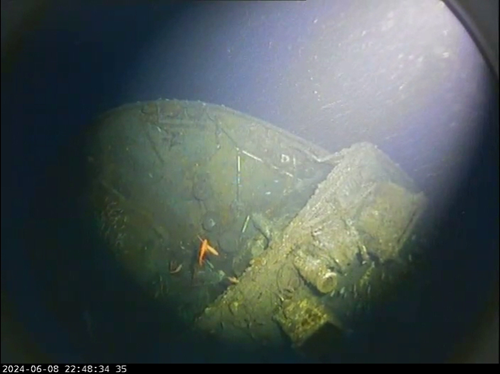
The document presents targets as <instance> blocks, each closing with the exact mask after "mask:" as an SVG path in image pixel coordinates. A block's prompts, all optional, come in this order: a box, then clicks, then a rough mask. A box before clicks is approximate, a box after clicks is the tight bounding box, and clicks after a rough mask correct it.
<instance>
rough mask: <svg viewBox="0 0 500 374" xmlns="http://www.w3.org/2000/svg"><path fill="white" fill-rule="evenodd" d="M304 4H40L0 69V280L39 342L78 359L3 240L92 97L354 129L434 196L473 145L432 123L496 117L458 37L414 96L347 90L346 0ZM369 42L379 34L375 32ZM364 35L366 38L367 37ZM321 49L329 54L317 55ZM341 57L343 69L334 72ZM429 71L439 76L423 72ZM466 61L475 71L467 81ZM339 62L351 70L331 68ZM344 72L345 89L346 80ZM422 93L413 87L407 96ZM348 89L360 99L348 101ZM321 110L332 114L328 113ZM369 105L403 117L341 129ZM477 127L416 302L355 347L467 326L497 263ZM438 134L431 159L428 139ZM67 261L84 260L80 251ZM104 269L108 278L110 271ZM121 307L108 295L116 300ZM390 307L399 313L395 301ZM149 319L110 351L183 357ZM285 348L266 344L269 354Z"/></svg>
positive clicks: (190, 357) (346, 140) (411, 341)
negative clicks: (174, 103) (446, 60)
mask: <svg viewBox="0 0 500 374" xmlns="http://www.w3.org/2000/svg"><path fill="white" fill-rule="evenodd" d="M307 3H308V2H296V3H282V2H269V3H259V5H257V4H253V3H246V2H241V3H238V4H229V3H228V4H224V5H218V6H216V7H215V6H214V7H210V6H208V5H203V4H198V5H183V6H179V7H175V8H167V7H165V8H162V7H160V6H158V5H155V3H154V2H152V3H151V4H150V5H146V6H121V7H117V6H112V5H107V6H97V5H94V4H91V5H81V6H74V7H73V6H72V7H68V6H64V7H62V8H60V10H59V11H58V12H56V13H53V14H51V15H50V16H47V18H46V19H44V20H43V22H42V23H41V29H37V30H36V31H35V32H33V33H32V34H31V35H30V36H29V37H28V38H27V39H26V40H25V43H26V44H25V46H24V48H23V49H22V50H21V51H20V53H19V56H18V60H17V61H16V65H15V66H14V67H13V69H12V71H11V73H10V74H9V76H8V77H7V79H4V78H3V77H2V79H3V82H2V287H5V288H6V289H8V290H10V291H11V293H10V295H11V296H12V297H13V299H14V301H15V303H16V304H17V305H19V311H20V313H21V315H22V316H23V319H24V321H25V322H26V323H27V325H28V326H29V328H30V330H32V331H33V333H34V335H35V336H36V338H37V340H38V341H40V342H43V345H44V346H46V347H47V350H48V351H49V352H50V353H51V354H53V355H55V356H56V357H60V358H61V361H73V360H74V359H77V358H79V352H78V349H77V347H75V346H72V345H71V344H63V343H61V342H62V341H65V340H66V339H67V336H68V334H69V332H68V331H65V329H64V328H63V327H62V326H61V325H60V324H59V323H58V322H57V321H56V320H55V318H54V316H53V315H52V314H51V313H49V312H48V311H47V310H44V309H43V307H42V305H43V300H44V298H45V295H46V293H50V290H47V289H44V286H45V285H44V283H43V282H37V281H35V279H34V277H33V276H32V274H33V273H32V269H31V268H30V267H31V266H33V265H30V263H29V262H28V261H26V253H25V251H24V248H22V244H21V243H20V241H18V240H17V239H18V237H17V234H18V233H19V231H18V229H17V227H19V225H20V224H21V223H22V222H24V221H25V220H26V217H27V216H28V215H33V214H34V213H33V211H34V210H33V207H34V206H36V205H33V203H36V200H34V198H35V193H36V192H37V190H40V189H41V188H42V186H44V185H45V183H46V182H47V175H46V173H45V170H46V166H47V165H54V164H55V163H57V162H59V161H57V155H58V152H59V150H60V145H61V144H63V143H64V142H66V141H67V140H68V139H70V138H72V137H73V136H75V135H77V134H78V132H79V131H80V130H81V129H82V128H83V127H84V126H85V125H87V124H88V123H89V122H91V121H92V119H93V117H94V116H95V115H96V114H98V113H101V112H103V111H105V110H107V109H110V108H112V107H115V106H119V105H121V104H123V103H127V102H134V101H140V100H153V99H158V98H159V97H162V98H176V99H188V100H202V101H206V102H211V103H216V104H224V105H226V106H228V107H231V108H234V109H236V110H240V111H242V112H245V113H248V114H251V115H254V116H257V117H260V118H263V119H264V120H267V121H269V122H271V123H274V124H276V125H279V126H282V127H283V128H285V129H287V130H288V131H291V132H293V133H295V134H298V135H300V136H304V137H306V138H307V139H308V140H311V141H314V142H316V143H317V144H319V145H321V146H323V147H325V148H330V149H332V150H333V149H336V148H338V147H341V146H345V145H349V144H350V143H352V142H354V141H357V140H365V138H364V137H366V138H367V139H369V140H372V141H373V142H375V143H377V144H380V145H381V146H382V149H383V150H384V151H386V152H387V153H388V154H389V155H390V156H391V157H392V158H393V159H394V160H395V161H396V162H398V163H400V164H401V165H402V166H403V167H405V169H406V170H407V171H408V172H409V173H410V174H411V175H412V176H413V177H415V178H416V179H417V181H418V182H420V184H421V185H422V186H423V187H424V188H426V189H427V192H431V193H432V191H433V189H436V188H440V193H439V195H440V196H446V193H445V192H443V190H446V189H445V188H443V183H445V181H446V177H447V174H446V172H445V170H448V168H449V167H450V165H451V169H455V171H457V170H458V169H459V168H463V164H461V163H462V162H463V161H464V160H465V159H466V158H467V157H468V155H469V153H468V151H469V150H471V149H475V148H474V147H475V143H473V142H472V143H470V142H471V140H470V138H469V140H463V139H457V138H456V137H454V135H451V133H447V132H446V131H445V130H442V129H444V128H447V126H449V125H450V124H453V123H455V125H453V127H458V128H461V129H463V128H465V127H467V124H471V123H472V124H475V125H477V126H481V125H483V124H485V123H488V122H489V123H491V122H492V121H494V120H497V119H498V100H497V99H496V97H495V95H497V91H496V88H495V87H493V86H492V85H491V86H490V85H488V84H487V83H484V82H485V81H484V79H486V78H488V74H487V73H486V72H485V71H483V70H481V69H482V68H481V67H479V68H478V70H479V73H477V71H476V70H474V69H475V67H477V66H481V63H480V57H479V56H478V55H477V54H474V53H475V52H476V51H475V50H474V47H473V46H472V44H471V43H470V42H463V43H462V42H461V44H459V46H458V47H455V48H456V49H455V50H454V52H456V53H457V54H458V55H459V56H460V57H461V58H459V59H457V60H460V61H462V65H460V66H458V65H455V66H454V68H453V69H449V68H448V67H447V66H443V67H441V68H439V69H441V70H439V69H438V65H436V66H435V69H432V70H431V71H433V72H434V73H436V74H437V75H436V76H430V74H431V73H428V74H427V76H428V77H429V79H430V80H435V79H438V78H439V79H442V81H443V82H444V83H443V84H442V85H441V86H440V89H439V90H434V91H432V92H427V95H422V91H419V90H416V93H414V95H415V96H411V95H410V96H409V98H407V99H405V100H403V101H402V102H399V103H398V102H396V103H395V104H394V105H393V106H384V103H386V102H387V100H388V99H389V98H390V96H391V95H393V96H394V95H396V93H395V90H396V89H395V88H394V89H391V88H390V87H389V88H387V86H384V87H386V88H387V89H386V90H385V89H384V90H381V89H380V90H379V91H380V94H377V92H375V91H373V92H371V96H369V97H362V94H363V92H366V91H367V88H366V87H364V86H363V84H360V82H362V81H363V80H368V79H369V78H370V74H369V73H370V71H371V69H372V68H371V67H369V66H368V69H367V70H356V69H354V71H347V68H348V66H353V65H354V66H357V65H358V64H361V65H363V66H365V67H366V66H367V64H369V63H370V61H371V60H372V59H373V60H375V59H376V58H377V57H378V56H377V54H376V53H370V54H368V55H365V54H362V53H361V52H360V53H359V54H357V52H356V49H348V47H345V46H346V45H347V46H349V45H353V44H355V41H352V39H350V34H345V35H344V34H342V31H341V30H346V28H347V29H349V27H348V26H346V22H348V20H347V21H346V19H344V18H342V17H343V16H342V14H351V13H349V12H352V14H356V11H355V10H353V9H355V8H356V7H358V8H359V4H357V3H353V2H349V1H339V2H336V3H335V4H334V5H332V8H330V4H331V2H328V1H327V2H319V3H318V5H316V6H310V7H308V6H306V4H307ZM350 4H353V5H350ZM385 6H386V7H387V9H381V10H379V11H380V12H381V14H380V17H381V18H382V15H383V14H384V15H385V14H386V13H387V12H388V11H389V10H390V9H389V8H391V7H396V8H398V9H399V7H398V6H396V5H394V3H391V2H387V5H385ZM260 7H262V8H260ZM326 7H328V12H326V10H327V8H326ZM382 8H383V7H382ZM167 10H168V12H167ZM396 10H397V9H396ZM325 13H328V14H329V15H330V16H331V17H333V21H332V22H331V24H333V25H334V26H332V28H331V29H330V34H327V36H326V38H327V39H328V38H331V44H332V45H337V46H338V47H337V49H335V48H333V49H330V50H328V49H325V45H324V44H321V43H320V42H318V40H319V39H315V38H316V36H317V31H315V29H314V28H313V26H312V25H318V23H319V25H321V24H325V25H326V21H325V19H324V18H322V16H323V15H324V14H325ZM360 14H361V13H360ZM396 14H397V12H396ZM417 18H418V17H417ZM354 23H355V22H354ZM331 24H330V25H331ZM239 25H246V27H242V28H238V26H239ZM319 25H318V27H319ZM335 25H338V28H336V27H337V26H335ZM325 27H326V26H325ZM238 30H239V31H238ZM373 40H375V41H377V40H378V41H379V42H380V43H381V40H382V41H383V38H382V37H379V38H374V39H373ZM459 40H464V36H463V35H461V36H459ZM407 41H408V40H407ZM377 43H378V42H377ZM375 44H376V43H375ZM314 46H317V47H318V48H319V49H318V50H319V52H318V54H319V55H320V56H319V59H320V60H322V61H325V58H326V56H324V55H321V51H324V50H326V51H327V52H325V53H329V54H330V55H329V56H328V58H330V59H331V60H328V63H325V65H328V64H330V65H331V66H332V68H331V69H328V68H326V67H318V68H317V69H318V71H313V73H312V74H308V73H307V71H308V69H309V68H308V66H309V65H308V61H309V60H310V59H311V58H312V59H314V57H311V56H312V54H311V53H312V52H311V51H313V50H314V49H313V47H314ZM343 46H344V47H343ZM417 47H418V46H417V45H414V44H412V43H411V42H409V41H408V43H406V44H404V43H399V44H396V45H395V46H394V48H393V49H394V51H393V52H391V53H392V57H393V58H396V57H397V56H398V55H399V54H401V53H409V52H410V51H408V49H410V50H411V49H412V48H417ZM345 48H347V49H345ZM373 48H374V49H373V52H374V51H377V50H380V49H382V46H381V45H375V46H374V47H373ZM335 50H336V51H338V53H336V54H333V52H332V51H335ZM304 56H306V57H304ZM307 56H308V57H307ZM471 56H472V57H471ZM474 56H475V57H474ZM465 57H468V58H469V57H470V59H467V58H465ZM345 61H347V62H345ZM478 61H479V62H478ZM388 64H389V62H387V63H386V65H388ZM477 64H479V65H477ZM483 68H484V67H483ZM373 69H376V68H375V67H373ZM313 70H314V69H313ZM388 70H391V68H389V69H388ZM343 71H346V73H345V74H344V75H342V74H341V75H336V74H338V73H339V72H341V73H342V72H343ZM445 71H452V74H451V75H446V74H445V75H439V74H441V73H442V72H445ZM366 72H368V73H366ZM440 72H441V73H440ZM474 72H476V75H475V77H476V78H474V79H477V83H476V84H473V85H472V88H467V87H469V86H468V85H467V84H466V83H467V82H468V79H469V78H470V77H472V76H473V73H474ZM362 73H363V74H368V75H366V76H363V74H362ZM375 73H376V71H375V70H374V71H373V74H375ZM399 73H400V75H401V78H399V79H401V81H400V82H396V83H395V87H398V86H400V85H401V84H410V85H412V84H417V83H418V82H421V81H422V77H416V78H415V81H405V79H406V78H405V77H408V74H410V73H409V72H408V73H405V72H404V69H403V71H402V72H399ZM405 74H406V75H405ZM345 75H347V76H349V75H351V76H352V77H354V78H352V79H350V80H349V79H347V80H346V79H344V78H343V77H345ZM377 76H378V77H379V78H380V75H377ZM311 78H312V80H311ZM470 79H472V78H470ZM311 82H312V83H311ZM353 86H354V87H356V89H355V90H351V91H350V90H349V87H353ZM325 87H327V88H326V89H325ZM332 87H334V88H332ZM321 89H325V91H328V95H329V96H330V97H329V98H328V99H324V98H319V99H318V97H317V94H314V92H316V91H318V92H319V91H321ZM368 91H369V90H368ZM315 95H316V96H315ZM422 96H425V98H426V100H427V101H425V102H422V101H419V100H420V98H421V97H422ZM339 97H346V98H348V99H349V100H344V102H343V104H342V105H340V104H339V106H338V107H335V105H333V106H330V107H329V108H333V109H334V110H332V111H331V112H325V110H326V109H321V108H323V107H325V105H329V104H331V103H332V102H334V101H335V100H338V98H339ZM359 97H361V98H362V100H360V101H357V100H356V98H359ZM466 103H469V104H467V105H466ZM471 103H472V104H471ZM402 107H404V108H406V110H404V111H402V110H401V108H402ZM327 110H330V109H327ZM332 117H334V118H337V119H338V122H334V124H333V125H331V118H332ZM369 119H370V120H371V121H374V122H378V123H381V122H383V123H385V124H394V123H399V122H403V123H405V126H402V127H401V128H399V131H398V132H395V130H392V127H391V126H390V125H387V127H386V128H385V130H384V131H385V132H384V131H380V133H377V131H374V130H373V129H372V130H371V132H370V131H369V132H368V134H367V135H359V132H357V131H352V129H351V127H359V128H362V127H363V126H364V125H366V126H368V120H369ZM422 123H425V124H427V127H426V126H424V127H422ZM429 124H430V125H429ZM380 126H381V125H380ZM433 129H438V130H436V132H433V131H432V130H433ZM490 129H491V126H490V127H489V128H488V130H485V131H484V132H483V133H482V135H484V138H485V140H484V143H483V144H482V148H481V151H479V152H477V158H476V159H474V160H472V161H471V164H470V165H471V167H470V169H466V170H465V171H464V173H465V174H463V176H465V177H467V178H464V179H460V180H459V179H457V180H456V183H455V184H454V186H450V191H452V192H453V193H454V192H456V193H457V195H456V203H455V204H454V205H453V206H452V207H451V208H450V209H449V211H446V212H444V211H443V212H442V215H441V217H440V220H439V221H438V222H436V223H435V225H434V226H436V227H435V228H437V232H438V233H439V235H438V237H437V238H436V241H435V243H434V246H433V248H432V249H433V250H432V252H431V254H432V256H433V263H434V264H435V268H434V269H433V272H432V274H431V279H430V285H431V286H430V287H429V289H428V291H429V292H428V293H425V294H422V295H421V299H420V300H417V301H416V300H411V303H406V302H401V303H400V305H393V306H392V310H390V311H388V314H387V317H384V318H385V319H382V320H378V321H377V325H376V326H374V331H373V335H372V336H371V337H370V338H368V339H366V340H364V343H363V353H364V354H366V356H365V359H366V360H384V359H389V360H398V361H418V360H423V361H439V360H442V359H444V358H445V357H446V355H447V354H448V353H449V345H450V344H451V343H453V342H455V341H457V340H458V339H459V337H460V336H461V333H463V332H465V331H466V330H467V329H468V328H469V327H470V326H471V324H472V323H473V320H472V317H473V316H474V315H475V314H476V313H477V312H478V311H480V309H481V308H482V307H483V306H484V304H485V302H486V300H487V297H489V296H490V295H491V292H492V290H491V289H488V286H492V283H491V279H493V277H494V276H495V275H498V248H497V247H496V248H491V244H490V243H491V240H492V238H494V240H493V241H494V242H496V243H498V170H499V169H498V157H497V156H498V129H497V128H494V129H492V130H490ZM344 133H345V134H344ZM436 139H438V140H436ZM447 140H448V141H449V142H447ZM433 142H436V143H433ZM450 142H451V143H453V142H456V143H457V144H459V146H458V147H459V149H458V151H456V150H453V152H452V151H451V150H450V149H451V148H452V147H451V145H450V144H449V143H450ZM429 143H431V145H434V146H429ZM440 146H442V147H443V149H445V151H443V152H445V153H446V155H447V156H446V157H441V155H439V154H435V153H434V152H433V151H432V150H431V149H436V148H439V147H440ZM460 147H461V148H460ZM460 150H462V152H461V151H460ZM450 157H451V158H450ZM445 161H446V162H445ZM422 165H425V167H424V168H422V167H420V166H422ZM412 171H413V172H412ZM457 173H458V171H457ZM453 175H455V174H453ZM456 175H458V174H456ZM456 175H455V176H456ZM75 178H76V177H75ZM451 187H453V188H451ZM455 188H458V190H455ZM452 192H450V193H452ZM30 207H31V208H30ZM35 210H36V209H35ZM69 211H71V210H70V209H69ZM44 214H46V215H47V216H46V218H45V219H47V220H50V219H51V217H50V214H51V213H50V212H48V211H47V212H45V213H44ZM72 234H75V235H77V234H78V233H74V232H73V231H71V230H69V229H68V231H67V235H69V236H70V235H72ZM35 266H36V265H35ZM81 266H82V267H84V266H90V265H88V264H87V265H86V264H85V263H84V262H82V263H81ZM108 274H109V276H110V277H111V278H112V277H113V272H112V271H111V270H110V271H109V272H108ZM110 282H111V283H112V281H110ZM92 287H95V289H92ZM121 287H123V289H122V290H114V294H115V295H116V296H117V301H116V303H119V301H118V300H122V299H120V295H122V292H125V291H124V290H126V289H128V287H133V285H123V284H122V285H121ZM84 288H85V290H86V291H91V292H92V291H93V292H95V295H96V297H97V298H99V297H102V298H109V295H110V293H109V292H104V291H103V290H102V289H101V290H99V285H98V284H95V285H94V284H92V283H91V282H89V284H86V285H85V286H84ZM111 294H113V292H111ZM75 302H77V301H75ZM125 304H126V303H125ZM105 305H107V307H108V308H110V309H109V310H107V311H105V313H104V314H103V315H107V316H108V317H109V325H110V326H111V325H113V324H116V323H118V322H117V319H119V318H121V317H120V314H117V313H116V311H115V310H113V309H112V306H113V301H112V300H111V301H110V300H109V299H108V300H107V303H105ZM408 305H411V307H408ZM125 306H126V305H118V304H116V307H117V308H120V307H125ZM405 308H406V309H410V311H409V312H408V311H407V312H406V313H400V311H403V310H404V309H405ZM123 318H133V317H131V316H127V317H123ZM138 318H140V319H141V320H142V319H144V318H143V317H138ZM386 326H387V328H386ZM394 326H397V328H394ZM149 327H150V330H148V329H147V328H146V329H145V330H144V331H137V332H136V333H137V336H139V337H141V338H142V339H144V342H145V341H147V344H146V343H144V344H143V341H141V343H140V344H131V343H130V342H128V340H130V339H132V338H131V337H130V336H129V337H126V336H124V337H121V338H119V339H118V340H119V342H118V343H117V344H118V345H119V344H121V343H120V342H123V341H127V342H126V343H125V342H124V343H123V349H122V350H121V351H120V349H118V350H117V352H118V353H116V354H115V356H113V359H116V360H121V359H123V358H125V357H126V358H129V359H130V360H136V361H142V360H145V361H161V360H162V358H163V357H165V351H168V354H167V357H169V358H172V357H176V358H177V359H179V360H181V361H196V360H199V356H197V355H196V354H193V353H192V352H190V351H189V350H186V349H185V347H169V346H168V344H167V345H166V346H162V345H161V344H160V342H159V341H158V340H155V331H154V325H153V324H152V325H151V326H149ZM110 330H112V328H111V327H110ZM396 331H397V333H396ZM134 339H135V338H134ZM402 342H403V343H404V342H406V343H405V344H403V343H402ZM431 342H432V344H431ZM380 347H382V348H380ZM177 350H178V351H179V352H177ZM193 352H196V347H195V348H194V349H193ZM94 357H98V356H94ZM98 358H100V359H103V357H98ZM233 358H234V357H233ZM242 359H246V358H244V357H242ZM296 359H297V358H296V357H295V356H287V355H285V356H279V357H276V360H279V361H294V360H296Z"/></svg>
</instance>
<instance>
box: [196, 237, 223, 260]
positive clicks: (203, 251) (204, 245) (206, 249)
mask: <svg viewBox="0 0 500 374" xmlns="http://www.w3.org/2000/svg"><path fill="white" fill-rule="evenodd" d="M198 238H199V239H200V240H201V245H200V252H199V253H198V264H199V265H200V266H203V260H204V259H205V257H206V256H207V254H208V253H211V254H213V255H214V256H218V255H219V252H217V251H216V250H215V248H214V247H212V246H211V245H210V244H208V240H207V239H202V238H200V237H199V236H198Z"/></svg>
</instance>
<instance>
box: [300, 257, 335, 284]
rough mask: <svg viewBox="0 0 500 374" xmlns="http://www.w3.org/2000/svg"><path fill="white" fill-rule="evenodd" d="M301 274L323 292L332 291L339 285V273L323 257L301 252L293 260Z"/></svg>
mask: <svg viewBox="0 0 500 374" xmlns="http://www.w3.org/2000/svg"><path fill="white" fill-rule="evenodd" d="M293 263H294V265H295V267H296V268H297V270H298V271H299V273H300V275H301V276H302V277H303V278H304V279H305V280H306V281H307V282H309V283H311V284H312V285H313V286H314V287H316V288H317V290H318V291H319V292H321V293H325V294H326V293H330V292H332V291H333V290H334V289H335V287H337V274H336V273H334V272H332V271H331V270H330V269H329V268H328V266H326V264H324V263H323V262H322V261H321V259H318V258H314V257H312V256H310V255H307V254H305V253H303V252H299V253H298V254H297V256H296V257H295V259H294V261H293Z"/></svg>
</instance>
